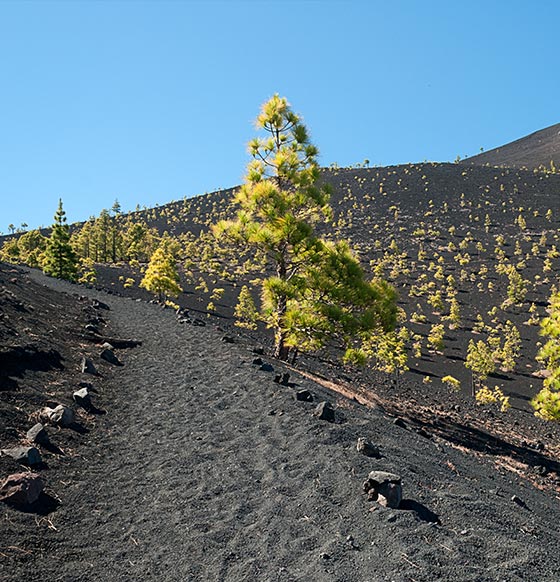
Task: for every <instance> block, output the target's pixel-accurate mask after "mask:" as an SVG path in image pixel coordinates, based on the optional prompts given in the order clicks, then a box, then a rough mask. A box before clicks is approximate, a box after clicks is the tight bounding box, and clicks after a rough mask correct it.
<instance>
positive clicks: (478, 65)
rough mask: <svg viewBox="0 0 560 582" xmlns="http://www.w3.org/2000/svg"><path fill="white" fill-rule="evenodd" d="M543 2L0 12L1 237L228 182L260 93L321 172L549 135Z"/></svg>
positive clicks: (557, 115) (556, 45) (549, 29)
mask: <svg viewBox="0 0 560 582" xmlns="http://www.w3.org/2000/svg"><path fill="white" fill-rule="evenodd" d="M559 22H560V2H558V1H557V0H548V1H547V0H526V1H519V0H501V1H500V0H494V1H493V0H468V1H462V2H459V1H452V0H441V1H438V0H422V1H421V0H418V1H413V0H408V1H406V0H400V1H399V0H390V1H389V0H369V1H367V0H364V1H359V0H345V1H338V0H315V1H313V0H308V1H305V0H302V1H298V0H291V1H290V0H284V1H281V0H275V1H273V0H268V1H267V0H246V1H237V0H230V1H226V0H224V1H196V0H183V1H180V0H175V1H169V2H165V1H153V2H140V1H134V0H128V1H121V2H118V1H105V2H94V1H89V2H88V1H82V2H80V1H77V0H76V1H72V2H71V1H69V0H68V1H62V2H50V1H45V0H42V1H35V2H30V1H28V2H25V1H15V2H11V1H9V0H0V79H1V84H0V202H1V204H0V231H4V232H7V230H8V224H10V223H13V224H15V225H16V226H19V225H20V224H21V223H27V224H28V225H29V226H30V227H37V226H39V225H45V226H46V225H49V224H51V222H52V216H53V214H54V211H55V210H56V206H57V202H58V198H59V197H62V199H63V201H64V206H65V209H66V211H67V215H68V219H69V221H71V222H73V221H78V220H84V219H87V218H88V217H89V216H90V215H92V214H98V213H99V212H100V210H101V209H102V208H109V207H110V206H111V205H112V204H113V202H114V200H115V198H118V200H119V201H120V203H121V205H122V207H123V210H131V209H134V207H135V206H136V205H137V204H140V205H141V206H144V205H146V206H148V207H150V206H154V205H155V204H164V203H166V202H169V201H170V200H173V199H175V200H176V199H180V198H182V197H184V196H192V195H195V194H200V193H204V192H205V191H212V190H215V189H217V188H220V187H224V188H225V187H229V186H233V185H236V184H238V183H240V182H241V180H242V178H243V174H244V169H245V166H246V163H247V161H248V156H247V153H246V149H245V146H246V143H247V142H248V140H249V139H250V138H252V137H254V135H255V129H254V126H253V120H254V118H255V117H256V115H257V113H258V110H259V107H260V105H261V103H262V102H264V101H265V100H266V99H268V98H269V97H270V96H271V95H272V94H273V93H275V92H278V93H280V94H281V95H283V96H286V97H287V98H288V100H289V101H290V103H291V104H292V106H293V108H294V110H295V111H297V112H298V113H301V114H302V115H303V117H304V120H305V122H306V124H307V126H308V128H309V129H310V132H311V136H312V139H313V141H314V143H315V144H316V145H317V146H318V147H319V149H320V152H321V157H320V161H321V164H322V165H325V166H327V165H329V164H331V163H333V162H337V163H338V164H339V165H350V164H354V163H356V162H362V161H363V160H364V159H365V158H367V159H369V160H370V162H371V164H380V165H389V164H398V163H406V162H417V161H423V160H434V161H452V160H454V159H455V157H456V156H457V155H458V154H459V155H461V156H464V155H466V154H469V155H473V154H475V153H478V152H479V150H480V148H481V147H484V149H485V150H488V149H491V148H492V147H495V146H498V145H501V144H504V143H507V142H509V141H512V140H513V139H516V138H519V137H522V136H524V135H526V134H527V133H530V132H532V131H536V130H538V129H542V128H543V127H546V126H549V125H552V124H554V123H558V122H560V110H559V103H560V100H559V97H560V95H559V92H560V91H559V89H560V75H559V74H558V66H559V62H560V58H559V57H560V42H559V37H558V26H559V24H558V23H559Z"/></svg>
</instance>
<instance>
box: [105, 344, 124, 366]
mask: <svg viewBox="0 0 560 582" xmlns="http://www.w3.org/2000/svg"><path fill="white" fill-rule="evenodd" d="M99 357H100V358H101V359H102V360H105V361H106V362H109V364H113V366H122V365H123V364H122V362H121V361H120V360H119V358H117V356H116V355H115V352H114V351H113V350H110V349H108V348H105V349H104V350H103V351H102V352H101V354H99Z"/></svg>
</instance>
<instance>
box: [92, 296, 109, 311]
mask: <svg viewBox="0 0 560 582" xmlns="http://www.w3.org/2000/svg"><path fill="white" fill-rule="evenodd" d="M91 305H92V307H94V308H95V309H105V310H107V311H109V310H110V309H111V308H110V307H109V306H108V305H107V304H106V303H103V302H102V301H99V299H93V300H92V302H91Z"/></svg>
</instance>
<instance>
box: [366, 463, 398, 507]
mask: <svg viewBox="0 0 560 582" xmlns="http://www.w3.org/2000/svg"><path fill="white" fill-rule="evenodd" d="M364 491H365V492H366V493H367V494H368V498H369V499H370V500H372V501H377V502H378V503H379V504H380V505H383V507H391V508H393V509H397V508H398V507H399V505H400V504H401V501H402V485H401V478H400V476H399V475H395V474H394V473H387V472H385V471H372V472H371V473H370V474H369V476H368V480H367V481H366V482H365V483H364Z"/></svg>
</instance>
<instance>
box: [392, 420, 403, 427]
mask: <svg viewBox="0 0 560 582" xmlns="http://www.w3.org/2000/svg"><path fill="white" fill-rule="evenodd" d="M393 424H394V425H395V426H400V427H401V428H406V422H405V421H404V420H403V419H402V418H395V420H393Z"/></svg>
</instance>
